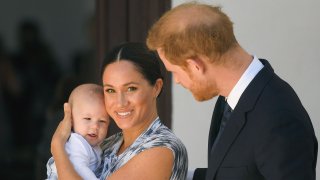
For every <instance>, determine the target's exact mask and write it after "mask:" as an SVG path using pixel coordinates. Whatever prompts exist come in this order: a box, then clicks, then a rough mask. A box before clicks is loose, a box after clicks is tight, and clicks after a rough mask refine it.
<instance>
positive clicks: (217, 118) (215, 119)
mask: <svg viewBox="0 0 320 180" xmlns="http://www.w3.org/2000/svg"><path fill="white" fill-rule="evenodd" d="M224 98H225V97H223V96H219V98H218V100H217V102H216V105H215V107H214V111H213V114H212V118H211V125H210V131H209V138H208V160H209V159H210V151H211V147H212V145H213V142H214V141H215V139H216V137H217V134H218V130H219V127H220V123H221V118H222V115H223V107H224V104H223V101H224ZM208 163H209V162H208Z"/></svg>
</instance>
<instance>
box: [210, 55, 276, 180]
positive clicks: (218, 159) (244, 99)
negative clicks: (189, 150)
mask: <svg viewBox="0 0 320 180" xmlns="http://www.w3.org/2000/svg"><path fill="white" fill-rule="evenodd" d="M260 61H261V62H262V63H263V64H264V68H263V69H262V70H261V71H260V72H259V73H258V74H257V75H256V77H255V78H254V79H253V80H252V82H251V83H250V84H249V86H248V87H247V88H246V90H245V91H244V92H243V94H242V95H241V98H240V99H239V102H238V104H237V106H236V108H235V109H234V111H233V112H232V114H231V116H230V119H229V120H228V123H227V125H226V127H225V129H224V132H223V134H222V136H221V137H220V140H219V142H218V145H217V146H216V147H215V149H214V150H213V151H212V152H209V154H210V156H209V159H208V161H209V162H208V170H207V175H206V179H207V180H212V179H214V177H215V175H216V173H217V170H218V168H219V167H220V165H221V163H222V161H223V159H224V158H225V156H226V154H227V152H228V150H229V148H230V147H231V145H232V144H233V142H234V141H235V139H236V137H237V136H238V134H239V133H240V132H241V130H242V128H243V127H244V126H245V123H246V118H245V117H246V113H247V112H248V111H250V110H252V109H253V108H254V105H255V102H256V101H257V99H258V97H259V95H260V93H261V92H262V91H263V88H264V87H265V86H266V84H267V83H268V82H269V80H270V79H271V77H272V76H273V75H274V72H273V69H272V67H271V66H270V64H269V63H268V62H267V61H266V60H260ZM218 103H219V102H218V101H217V104H218ZM215 110H216V109H215ZM214 114H215V113H214ZM220 119H221V117H220ZM214 121H216V119H215V116H213V119H212V122H214ZM212 122H211V123H212ZM214 125H215V124H214ZM211 126H212V125H211ZM215 128H217V127H211V128H210V132H211V129H215ZM209 139H210V137H209ZM220 142H221V143H220ZM209 145H210V144H209Z"/></svg>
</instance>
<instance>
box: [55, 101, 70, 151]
mask: <svg viewBox="0 0 320 180" xmlns="http://www.w3.org/2000/svg"><path fill="white" fill-rule="evenodd" d="M63 109H64V118H63V120H62V121H61V122H60V123H59V125H58V127H57V129H56V131H55V133H54V134H53V136H52V140H51V153H52V154H54V152H55V149H56V148H59V147H64V144H65V143H66V142H67V140H68V138H69V136H70V133H71V125H72V118H71V108H70V105H69V104H68V103H64V106H63Z"/></svg>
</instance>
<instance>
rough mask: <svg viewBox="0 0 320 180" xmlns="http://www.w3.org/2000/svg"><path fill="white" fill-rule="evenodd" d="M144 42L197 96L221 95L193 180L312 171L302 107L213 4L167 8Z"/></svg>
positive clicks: (300, 175) (296, 175)
mask: <svg viewBox="0 0 320 180" xmlns="http://www.w3.org/2000/svg"><path fill="white" fill-rule="evenodd" d="M147 44H148V47H149V48H150V49H152V50H156V51H157V52H158V54H159V56H160V58H161V60H162V61H163V63H164V65H165V67H166V69H167V70H168V71H171V72H172V74H173V77H174V80H175V82H176V83H179V84H181V85H182V86H183V87H185V88H187V89H189V90H190V91H191V93H192V94H193V96H194V98H195V99H196V100H198V101H205V100H208V99H211V98H213V97H215V96H219V98H218V100H217V103H216V105H215V109H214V112H213V116H212V121H211V127H210V132H209V140H208V168H198V169H196V170H195V172H194V174H193V179H194V180H196V179H206V180H212V179H215V180H219V179H237V180H251V179H252V180H266V179H268V180H269V179H270V180H276V179H277V180H283V179H289V180H295V179H299V180H301V179H304V180H309V179H310V180H311V179H313V180H314V179H315V168H316V160H317V147H318V144H317V139H316V137H315V134H314V130H313V126H312V123H311V120H310V118H309V116H308V114H307V112H306V110H305V109H304V107H303V106H302V104H301V102H300V100H299V98H298V96H297V95H296V93H295V92H294V90H293V89H292V88H291V87H290V85H289V84H287V83H286V82H285V81H283V80H282V79H280V78H279V77H278V76H277V75H276V74H275V73H274V71H273V69H272V67H271V66H270V64H269V63H268V61H266V60H263V59H258V58H257V57H256V56H253V55H250V54H249V53H248V52H246V51H245V50H244V49H243V48H242V47H241V46H240V45H239V44H238V42H237V40H236V38H235V36H234V33H233V25H232V22H231V21H230V19H229V17H228V16H227V15H226V14H224V13H223V12H222V11H221V9H220V8H219V7H213V6H209V5H205V4H198V3H187V4H182V5H180V6H177V7H175V8H173V9H172V10H170V11H168V12H167V13H166V14H164V15H163V16H162V17H161V18H160V19H159V20H158V21H157V22H156V23H155V24H154V25H153V27H152V28H151V29H150V31H149V35H148V38H147Z"/></svg>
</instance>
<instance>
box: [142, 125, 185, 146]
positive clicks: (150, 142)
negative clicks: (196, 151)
mask: <svg viewBox="0 0 320 180" xmlns="http://www.w3.org/2000/svg"><path fill="white" fill-rule="evenodd" d="M141 146H143V147H145V148H152V147H167V148H169V149H171V150H173V151H186V148H185V146H184V144H183V143H182V141H181V140H180V139H179V138H178V137H177V136H176V135H175V134H174V133H173V132H172V131H171V130H170V129H169V128H168V127H166V126H165V125H163V124H162V125H161V126H159V127H158V128H157V129H155V130H154V131H153V132H152V133H150V134H145V137H144V142H143V143H142V145H141Z"/></svg>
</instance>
